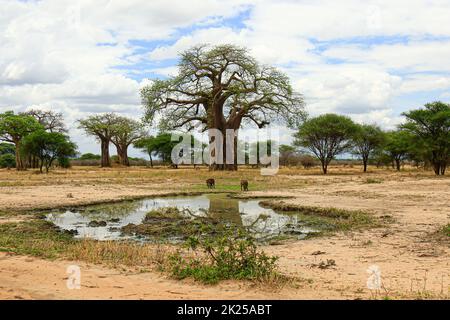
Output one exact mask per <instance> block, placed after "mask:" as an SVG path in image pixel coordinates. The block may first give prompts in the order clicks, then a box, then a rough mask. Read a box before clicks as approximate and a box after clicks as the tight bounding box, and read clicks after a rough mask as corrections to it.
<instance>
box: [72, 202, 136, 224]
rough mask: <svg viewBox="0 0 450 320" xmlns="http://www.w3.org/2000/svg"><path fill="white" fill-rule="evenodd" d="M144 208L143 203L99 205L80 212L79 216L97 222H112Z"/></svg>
mask: <svg viewBox="0 0 450 320" xmlns="http://www.w3.org/2000/svg"><path fill="white" fill-rule="evenodd" d="M141 206H142V201H124V202H118V203H112V204H99V205H93V206H89V207H86V208H83V209H80V210H79V214H80V215H82V216H83V217H86V218H92V219H95V220H110V219H118V218H123V217H126V216H128V215H130V214H131V213H133V212H136V211H137V210H138V209H139V208H140V207H141Z"/></svg>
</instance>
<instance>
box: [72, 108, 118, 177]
mask: <svg viewBox="0 0 450 320" xmlns="http://www.w3.org/2000/svg"><path fill="white" fill-rule="evenodd" d="M117 118H118V117H117V115H115V114H114V113H105V114H98V115H93V116H90V117H88V118H86V119H84V120H79V121H78V123H79V125H78V128H79V129H82V130H84V131H85V132H86V134H88V135H91V136H94V137H96V138H97V139H98V140H99V141H100V144H101V156H102V158H101V166H102V168H104V167H111V158H110V156H109V144H110V142H111V139H112V137H113V136H114V135H115V134H116V132H115V130H116V123H117Z"/></svg>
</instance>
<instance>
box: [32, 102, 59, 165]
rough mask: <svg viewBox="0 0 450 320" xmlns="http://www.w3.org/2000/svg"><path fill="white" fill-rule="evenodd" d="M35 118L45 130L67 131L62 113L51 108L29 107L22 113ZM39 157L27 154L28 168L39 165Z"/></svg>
mask: <svg viewBox="0 0 450 320" xmlns="http://www.w3.org/2000/svg"><path fill="white" fill-rule="evenodd" d="M23 114H24V115H29V116H32V117H33V118H35V119H36V120H37V121H38V122H39V123H40V124H41V125H42V126H43V127H44V129H45V130H46V131H48V132H59V133H67V132H68V130H67V128H66V125H65V124H64V118H63V115H62V113H59V112H55V111H52V110H41V109H31V110H29V111H26V112H24V113H23ZM38 160H39V159H37V158H36V157H35V156H33V155H28V159H27V166H28V167H29V168H37V167H38V166H39V161H38Z"/></svg>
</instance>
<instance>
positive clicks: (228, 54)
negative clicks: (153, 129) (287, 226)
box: [141, 45, 305, 169]
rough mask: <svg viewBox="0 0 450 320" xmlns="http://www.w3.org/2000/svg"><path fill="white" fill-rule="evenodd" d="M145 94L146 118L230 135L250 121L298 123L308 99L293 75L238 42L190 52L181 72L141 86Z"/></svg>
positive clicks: (165, 127) (259, 123)
mask: <svg viewBox="0 0 450 320" xmlns="http://www.w3.org/2000/svg"><path fill="white" fill-rule="evenodd" d="M141 97H142V102H143V105H144V107H145V119H146V120H147V121H148V122H149V123H152V122H153V121H154V120H155V119H156V118H157V117H158V116H160V119H161V120H160V123H159V125H160V127H161V128H162V129H163V130H173V129H178V128H186V129H188V130H191V129H193V128H194V127H195V126H196V125H203V126H204V128H206V129H218V130H220V131H221V132H222V133H223V134H224V133H225V131H226V130H227V129H233V130H237V129H239V128H240V127H241V126H242V125H244V124H249V123H252V124H255V125H256V126H258V127H259V128H263V127H265V126H267V125H269V124H270V123H272V122H274V121H284V122H285V123H287V124H288V125H290V126H297V125H299V124H300V123H301V121H302V120H303V119H304V116H305V112H304V108H303V99H302V97H301V96H300V95H299V94H296V93H295V92H294V90H293V89H292V86H291V84H290V80H289V78H288V76H287V75H285V74H284V73H282V72H281V71H279V70H277V69H276V68H274V67H270V66H265V65H261V64H259V63H258V62H257V61H256V60H255V59H254V58H253V57H251V56H250V55H249V53H248V51H247V50H246V49H244V48H240V47H236V46H233V45H220V46H215V47H209V46H206V45H202V46H197V47H194V48H191V49H189V50H187V51H185V52H184V53H182V54H181V59H180V62H179V66H178V74H177V75H176V76H174V77H171V78H169V79H167V80H155V81H154V82H153V84H152V85H149V86H146V87H144V88H143V89H142V90H141ZM236 140H237V139H236ZM235 148H236V142H235ZM224 153H226V150H224ZM224 157H226V154H224ZM218 169H223V168H218ZM232 169H235V167H234V166H233V168H232Z"/></svg>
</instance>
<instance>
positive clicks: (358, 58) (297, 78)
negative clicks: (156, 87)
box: [0, 0, 450, 151]
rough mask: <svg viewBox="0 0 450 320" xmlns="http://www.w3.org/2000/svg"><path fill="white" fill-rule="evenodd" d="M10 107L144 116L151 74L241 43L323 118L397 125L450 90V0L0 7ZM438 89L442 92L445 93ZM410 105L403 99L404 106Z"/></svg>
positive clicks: (3, 81) (205, 0)
mask: <svg viewBox="0 0 450 320" xmlns="http://www.w3.org/2000/svg"><path fill="white" fill-rule="evenodd" d="M0 7H1V8H2V13H1V14H0V52H1V55H0V111H4V110H10V109H14V110H18V111H23V110H25V108H27V107H29V106H42V107H46V108H52V109H54V110H58V111H61V112H63V113H64V115H65V117H66V119H67V122H68V123H69V124H70V125H69V127H70V129H71V135H72V136H73V137H74V138H75V140H77V141H79V143H80V145H81V146H82V150H83V151H84V150H87V149H89V150H90V151H93V150H92V147H89V146H88V142H91V141H92V139H87V138H86V137H84V136H83V135H82V133H81V132H80V131H78V130H77V129H76V126H75V125H74V123H75V121H76V120H77V119H79V118H81V117H84V116H86V115H88V114H91V113H95V112H107V111H116V112H121V113H124V114H127V115H130V116H133V117H136V118H138V117H140V116H141V114H142V110H141V106H140V98H139V88H141V87H142V86H143V85H144V84H145V83H148V80H146V79H145V77H147V76H149V77H155V76H157V77H167V76H171V75H174V74H176V71H177V69H176V59H177V56H178V54H179V53H180V52H182V51H183V50H186V49H187V48H189V47H191V46H193V45H196V44H199V43H210V44H223V43H234V44H237V45H240V46H245V47H247V48H249V50H250V52H251V54H252V55H253V56H255V58H257V59H258V60H259V61H261V62H262V63H265V64H270V65H275V66H277V67H279V68H280V69H282V70H283V71H284V72H286V73H287V74H288V75H289V76H290V77H291V79H292V83H293V85H294V87H295V89H296V90H297V91H299V92H301V93H303V94H304V96H305V99H306V102H307V108H308V111H309V112H310V113H311V114H312V115H316V114H320V113H324V112H340V113H345V114H348V115H350V116H351V117H352V118H354V119H355V120H357V121H360V122H373V121H377V122H379V123H380V124H381V125H383V126H386V127H388V128H392V127H393V126H395V124H397V123H399V121H400V117H399V114H400V111H403V109H404V104H403V103H400V102H401V101H402V99H406V98H404V97H410V96H411V95H414V94H417V93H421V94H422V95H427V94H428V95H429V99H428V100H436V99H444V100H445V99H447V100H448V97H449V92H450V63H449V62H448V56H449V55H450V24H448V17H449V16H450V3H449V2H448V1H443V0H410V1H406V0H398V1H387V0H376V1H375V0H373V1H359V0H345V1H339V2H337V1H332V0H322V1H293V0H284V1H271V0H230V1H220V0H190V1H184V0H175V1H171V2H170V4H168V3H167V1H163V0H154V1H145V0H131V1H126V2H125V1H118V0H99V1H90V0H78V1H72V2H70V4H67V2H63V1H58V0H41V1H17V0H0ZM435 92H438V97H434V96H433V95H434V94H435ZM399 101H400V102H399Z"/></svg>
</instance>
